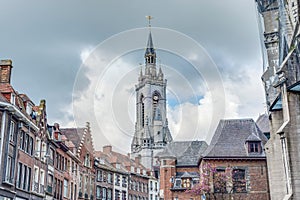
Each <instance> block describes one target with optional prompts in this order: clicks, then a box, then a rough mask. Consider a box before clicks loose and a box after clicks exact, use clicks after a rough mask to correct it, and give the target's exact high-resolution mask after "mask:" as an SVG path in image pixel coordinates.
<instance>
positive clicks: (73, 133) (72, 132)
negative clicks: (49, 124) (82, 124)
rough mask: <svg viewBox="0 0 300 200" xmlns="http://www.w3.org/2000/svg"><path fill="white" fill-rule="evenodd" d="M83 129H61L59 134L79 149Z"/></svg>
mask: <svg viewBox="0 0 300 200" xmlns="http://www.w3.org/2000/svg"><path fill="white" fill-rule="evenodd" d="M84 130H85V128H61V129H60V131H61V134H62V135H65V136H66V137H67V138H68V139H69V140H70V141H72V142H73V144H74V145H75V147H76V148H78V147H79V145H80V142H81V140H82V137H83V135H84Z"/></svg>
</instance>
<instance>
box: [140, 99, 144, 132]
mask: <svg viewBox="0 0 300 200" xmlns="http://www.w3.org/2000/svg"><path fill="white" fill-rule="evenodd" d="M143 99H144V95H143V94H142V95H141V98H140V106H141V124H142V127H144V126H145V104H144V102H143Z"/></svg>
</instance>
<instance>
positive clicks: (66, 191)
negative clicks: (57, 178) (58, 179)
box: [64, 179, 69, 197]
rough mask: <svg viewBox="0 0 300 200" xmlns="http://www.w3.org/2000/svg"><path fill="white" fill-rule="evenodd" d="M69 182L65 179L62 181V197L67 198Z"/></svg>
mask: <svg viewBox="0 0 300 200" xmlns="http://www.w3.org/2000/svg"><path fill="white" fill-rule="evenodd" d="M68 187H69V182H68V180H67V179H64V197H69V190H68Z"/></svg>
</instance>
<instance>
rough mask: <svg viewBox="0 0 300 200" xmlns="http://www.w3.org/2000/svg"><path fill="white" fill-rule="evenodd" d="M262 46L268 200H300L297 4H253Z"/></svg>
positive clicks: (278, 0) (289, 0)
mask: <svg viewBox="0 0 300 200" xmlns="http://www.w3.org/2000/svg"><path fill="white" fill-rule="evenodd" d="M256 3H257V7H258V12H259V19H261V20H259V22H260V23H261V25H262V26H261V36H262V37H261V41H262V42H263V44H262V45H263V46H262V48H263V55H264V68H263V69H264V72H263V75H262V80H263V83H264V86H265V93H266V103H267V108H268V114H269V124H270V129H271V130H270V139H269V141H268V142H267V144H266V145H265V151H266V156H267V163H268V173H269V176H268V177H269V184H270V194H271V199H300V182H299V180H300V171H299V169H300V152H299V149H300V134H299V133H300V117H299V116H300V112H299V110H300V101H299V99H300V43H299V37H300V34H299V33H300V29H299V13H300V9H299V1H298V0H256Z"/></svg>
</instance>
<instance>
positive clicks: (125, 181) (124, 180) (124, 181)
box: [122, 176, 127, 187]
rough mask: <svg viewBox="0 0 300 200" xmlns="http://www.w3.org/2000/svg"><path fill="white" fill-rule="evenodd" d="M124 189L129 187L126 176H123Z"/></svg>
mask: <svg viewBox="0 0 300 200" xmlns="http://www.w3.org/2000/svg"><path fill="white" fill-rule="evenodd" d="M122 187H127V179H126V176H122Z"/></svg>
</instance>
